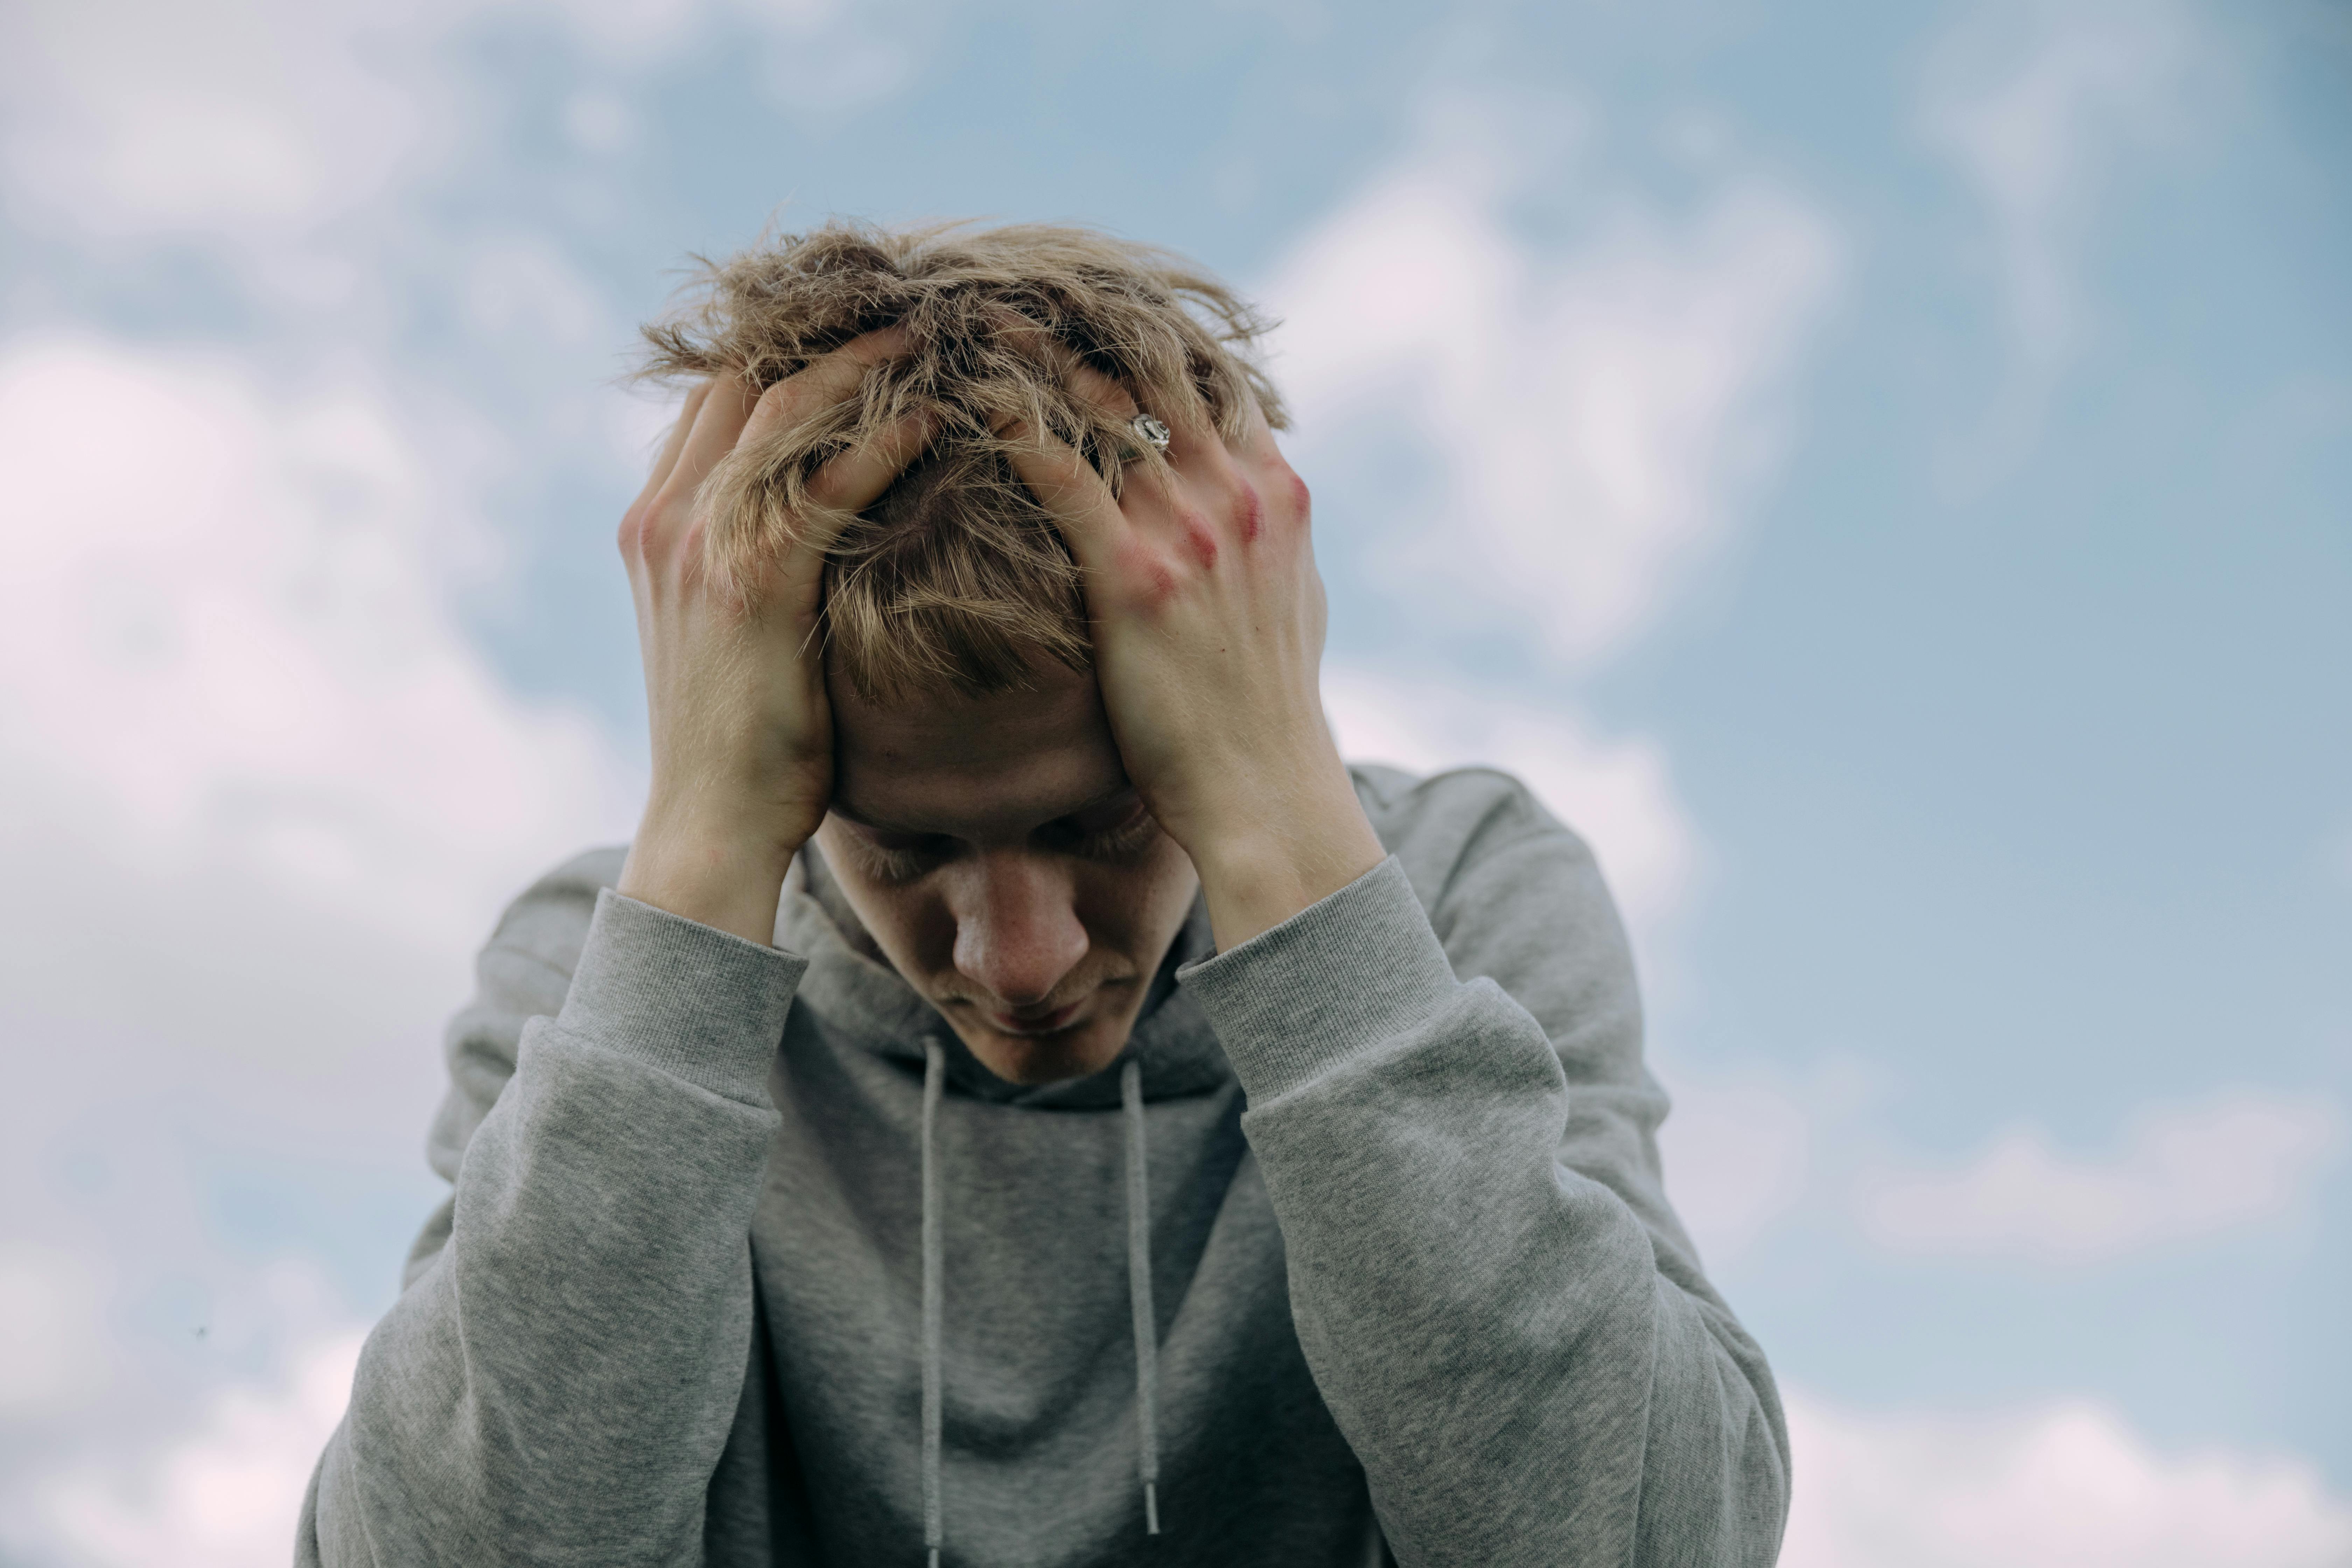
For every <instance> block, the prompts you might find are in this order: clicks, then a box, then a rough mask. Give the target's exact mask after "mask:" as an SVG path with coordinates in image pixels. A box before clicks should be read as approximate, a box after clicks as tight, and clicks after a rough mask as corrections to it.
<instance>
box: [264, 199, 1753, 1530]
mask: <svg viewBox="0 0 2352 1568" xmlns="http://www.w3.org/2000/svg"><path fill="white" fill-rule="evenodd" d="M1260 330H1261V328H1260V323H1259V322H1258V321H1257V320H1256V318H1255V317H1254V316H1253V315H1251V314H1250V312H1249V311H1248V310H1246V308H1245V307H1244V306H1243V305H1242V304H1241V303H1240V302H1239V301H1238V300H1234V298H1233V297H1232V296H1231V295H1230V294H1228V293H1226V292H1225V291H1224V290H1223V289H1221V288H1220V287H1218V286H1217V285H1216V284H1214V283H1213V281H1211V280H1209V279H1204V278H1202V277H1199V276H1198V275H1196V274H1193V273H1192V272H1190V271H1188V270H1187V269H1185V268H1183V267H1182V266H1181V264H1180V263H1178V262H1176V261H1175V260H1174V259H1173V258H1169V257H1166V256H1164V255H1162V254H1160V253H1158V252H1152V251H1147V250H1144V249H1141V248H1140V247H1132V246H1127V245H1123V244H1120V243H1118V242H1115V241H1112V240H1109V239H1108V238H1105V237H1100V236H1097V235H1092V234H1088V233H1086V232H1083V231H1077V230H1071V229H1055V228H1036V227H1026V228H1004V229H996V230H991V231H981V232H973V231H971V230H967V229H934V230H927V231H920V230H919V231H903V232H894V231H886V230H875V229H864V228H858V227H854V226H833V227H829V228H826V229H824V230H821V231H819V232H817V233H815V234H813V235H807V236H802V237H793V238H787V239H785V240H783V241H782V242H780V243H778V244H776V245H773V246H771V247H765V248H763V249H761V250H758V251H755V252H753V253H751V254H750V255H748V256H745V257H742V258H737V259H736V260H735V261H733V262H731V263H729V264H728V265H726V266H725V267H722V268H715V269H713V271H712V272H711V273H710V274H709V277H708V278H707V279H706V280H705V287H704V289H703V290H702V292H701V295H700V297H699V302H698V307H697V309H695V310H693V311H691V312H690V313H688V314H687V315H685V316H683V317H681V318H679V319H677V320H676V321H671V322H669V323H667V324H666V325H663V326H661V327H659V328H657V329H655V330H654V331H653V332H652V333H651V336H652V340H653V342H654V343H655V346H656V355H655V362H654V365H653V367H652V368H653V369H654V370H655V371H656V373H658V374H669V375H679V376H691V377H697V378H699V379H698V384H696V386H695V389H694V391H693V392H692V394H691V395H689V396H688V400H687V403H686V405H685V410H684V413H683V415H682V416H681V417H680V419H679V421H678V423H677V427H676V429H675V430H674V431H673V432H672V434H671V435H670V437H669V439H668V443H667V447H666V448H665V449H664V451H663V452H662V454H661V457H660V458H659V460H658V461H657V463H656V466H655V469H654V473H653V477H652V479H650V480H649V481H648V483H647V485H646V489H645V492H644V493H643V494H642V495H641V496H640V497H639V498H638V500H637V501H636V502H635V505H633V506H632V507H631V508H630V510H629V512H628V514H627V517H626V518H625V520H624V521H623V523H622V526H621V547H622V552H623V554H624V556H625V559H626V561H627V563H628V569H629V574H630V580H631V583H632V584H633V586H634V589H635V599H636V607H637V616H638V626H639V632H640V637H641V642H642V645H643V651H644V658H645V667H646V689H647V695H648V700H649V705H650V711H651V718H652V732H653V784H652V789H651V793H650V798H649V800H648V803H647V805H646V816H645V819H644V822H643V825H642V826H641V827H640V829H639V831H638V834H637V836H636V838H635V841H634V843H633V844H632V845H631V846H630V847H629V849H628V851H627V854H626V858H625V859H624V858H622V857H621V855H620V853H619V852H618V851H613V852H605V853H598V854H591V855H588V856H585V857H583V858H581V859H578V860H575V861H573V862H572V864H571V865H569V866H566V867H564V868H562V869H560V870H558V871H556V872H555V873H554V874H552V875H551V877H549V878H548V879H546V880H544V881H543V882H541V884H540V885H539V886H538V887H537V888H535V889H532V890H531V891H530V892H529V893H527V894H526V895H525V896H524V897H523V898H522V900H520V901H519V902H518V903H517V904H516V905H515V906H514V908H513V909H511V910H509V912H508V914H507V916H506V917H505V919H504V920H503V921H501V923H500V925H499V931H498V932H497V934H496V935H495V936H494V937H493V938H492V940H491V942H490V943H489V945H488V948H487V949H486V950H485V951H484V953H483V955H482V960H481V966H480V967H481V989H480V994H479V995H478V998H477V1000H476V1001H475V1003H474V1004H473V1005H471V1006H470V1007H469V1008H468V1009H467V1011H466V1012H465V1013H464V1014H462V1015H461V1016H459V1018H458V1020H457V1024H456V1025H455V1026H454V1027H453V1029H452V1033H451V1042H450V1066H451V1075H452V1080H453V1081H452V1087H451V1089H450V1092H449V1097H448V1100H447V1101H446V1104H445V1106H444V1107H443V1110H442V1113H441V1116H440V1119H439V1121H438V1122H437V1123H436V1127H435V1130H434V1136H433V1144H432V1152H433V1156H434V1160H435V1163H436V1168H438V1169H439V1170H440V1171H441V1172H442V1173H444V1174H445V1175H446V1176H447V1177H448V1178H449V1179H450V1180H451V1182H452V1184H453V1193H452V1195H451V1199H450V1202H449V1204H448V1205H446V1206H445V1207H444V1209H443V1210H442V1211H441V1213H440V1214H439V1215H437V1216H436V1218H435V1220H434V1221H433V1222H432V1223H431V1224H429V1225H428V1226H426V1229H425V1235H424V1237H422V1238H421V1239H420V1241H419V1242H418V1244H417V1247H416V1249H415V1253H414V1255H413V1256H412V1258H411V1259H410V1263H409V1268H408V1275H407V1280H406V1288H405V1290H404V1294H403V1295H402V1297H401V1298H400V1300H399V1301H398V1302H397V1303H396V1304H395V1305H394V1308H393V1310H391V1312H390V1313H389V1314H387V1315H386V1317H385V1319H384V1321H383V1322H382V1323H381V1324H379V1325H378V1326H377V1328H376V1330H375V1331H374V1333H373V1335H372V1336H371V1337H370V1339H369V1341H368V1343H367V1347H366V1350H365V1351H364V1352H363V1353H362V1357H361V1361H360V1366H359V1373H358V1376H357V1381H356V1384H355V1387H354V1390H353V1394H352V1406H351V1410H350V1413H349V1414H348V1415H346V1417H345V1419H344V1421H343V1424H342V1426H341V1427H340V1428H339V1429H338V1431H337V1432H336V1434H335V1436H334V1437H333V1439H332V1440H331V1443H330V1445H329V1447H328V1449H327V1452H326V1454H325V1456H324V1457H323V1458H322V1459H321V1461H320V1467H319V1469H318V1472H317V1474H316V1476H315V1478H314V1479H313V1482H312V1486H311V1491H310V1499H309V1501H308V1503H307V1505H306V1507H305V1510H304V1515H303V1521H302V1526H301V1537H300V1544H299V1555H300V1560H301V1561H302V1562H304V1563H325V1564H331V1565H333V1568H347V1565H357V1564H411V1563H467V1564H475V1563H485V1564H487V1563H666V1564H668V1563H677V1564H685V1563H708V1564H711V1565H713V1568H718V1565H733V1564H750V1563H761V1564H766V1563H849V1564H866V1563H912V1562H916V1561H919V1558H918V1555H917V1554H918V1552H924V1551H928V1554H929V1561H930V1562H931V1563H933V1564H942V1563H989V1564H994V1563H1006V1564H1010V1563H1024V1564H1026V1563H1051V1564H1071V1565H1077V1564H1091V1563H1127V1562H1135V1563H1171V1564H1173V1563H1195V1564H1210V1563H1215V1564H1234V1563H1250V1564H1259V1563H1262V1564H1268V1565H1274V1564H1282V1565H1291V1564H1309V1563H1311V1564H1326V1563H1328V1564H1340V1563H1347V1564H1359V1563H1380V1562H1396V1563H1415V1564H1419V1563H1432V1564H1434V1563H1476V1564H1496V1563H1514V1564H1516V1563H1528V1564H1533V1563H1545V1564H1551V1563H1612V1564H1622V1563H1644V1564H1652V1563H1654V1564H1677V1565H1679V1564H1696V1563H1710V1564H1711V1563H1769V1562H1770V1561H1771V1560H1772V1559H1773V1557H1774V1556H1775V1554H1776V1552H1777V1550H1778V1544H1779V1539H1780V1523H1781V1519H1782V1514H1783V1511H1784V1508H1785V1503H1786V1495H1787V1438H1786V1434H1785V1430H1784V1427H1783V1425H1782V1422H1781V1417H1780V1407H1779V1404H1778V1400H1777V1397H1776V1395H1775V1393H1774V1390H1773V1387H1772V1384H1771V1378H1770V1374H1769V1371H1768V1370H1767V1368H1766V1366H1765V1363H1764V1359H1763V1356H1762V1354H1761V1352H1759V1350H1758V1349H1757V1347H1756V1346H1755V1344H1754V1343H1753V1342H1752V1341H1750V1340H1749V1339H1748V1336H1747V1335H1746V1333H1745V1332H1744V1331H1742V1330H1741V1329H1740V1327H1739V1326H1738V1322H1737V1321H1735V1320H1734V1319H1733V1317H1732V1315H1731V1313H1730V1311H1729V1310H1728V1309H1727V1307H1726V1306H1725V1305H1724V1304H1723V1302H1722V1300H1720V1299H1719V1298H1718V1297H1717V1295H1716V1294H1715V1292H1714V1291H1713V1290H1712V1289H1710V1288H1709V1286H1708V1285H1707V1283H1706V1279H1705V1278H1704V1277H1703V1275H1702V1274H1701V1272H1700V1269H1699V1266H1698V1262H1697V1259H1696V1255H1695V1254H1694V1252H1693V1250H1692V1248H1691V1246H1690V1243H1689V1241H1688V1240H1687V1238H1686V1237H1685V1236H1684V1234H1683V1231H1682V1229H1681V1227H1680V1226H1679V1224H1678V1223H1677V1222H1676V1220H1675V1217H1674V1215H1673V1213H1672V1211H1671V1210H1670V1209H1669V1208H1668V1206H1667V1205H1666V1201H1665V1197H1664V1192H1663V1190H1662V1187H1661V1178H1660V1175H1659V1170H1658V1161H1657V1153H1656V1148H1655V1144H1654V1139H1653V1134H1654V1129H1655V1127H1656V1125H1657V1122H1658V1121H1659V1120H1660V1118H1661V1117H1663V1115H1664V1110H1665V1104H1664V1097H1663V1096H1662V1095H1661V1094H1660V1092H1659V1091H1658V1089H1656V1087H1655V1086H1654V1084H1653V1083H1652V1082H1651V1080H1650V1079H1649V1078H1648V1076H1647V1074H1646V1073H1645V1071H1644V1070H1643V1066H1642V1060H1641V1046H1640V1014H1639V1007H1638V1004H1637V1001H1636V999H1635V994H1634V990H1633V977H1632V972H1631V965H1630V963H1629V959H1628V955H1627V952H1626V949H1625V945H1624V941H1623V937H1622V932H1621V931H1620V928H1619V926H1618V923H1617V921H1616V917H1615V914H1614V912H1613V910H1612V907H1611V905H1610V902H1609V899H1608V895H1607V893H1606V891H1605V890H1604V889H1603V888H1602V886H1601V879H1600V877H1599V874H1598V873H1597V871H1596V870H1595V869H1594V867H1593V864H1592V861H1591V856H1590V855H1589V854H1588V853H1587V852H1586V850H1585V848H1584V847H1583V845H1582V844H1581V843H1580V841H1579V840H1578V839H1577V838H1576V837H1574V836H1573V835H1571V834H1570V833H1569V832H1568V831H1567V830H1566V829H1565V828H1563V827H1561V826H1559V825H1558V824H1557V823H1555V822H1553V821H1552V820H1551V819H1550V818H1549V817H1548V816H1546V815H1545V814H1544V813H1543V811H1542V810H1541V809H1540V808H1538V806H1537V805H1535V804H1534V803H1533V802H1532V801H1531V800H1530V799H1529V798H1528V795H1527V794H1526V792H1525V791H1524V790H1523V789H1521V788H1520V787H1519V786H1518V785H1517V784H1515V783H1513V782H1512V781H1510V780H1508V779H1507V778H1504V777H1502V776H1500V775H1497V774H1494V773H1486V772H1471V773H1455V774H1449V775H1445V776H1442V777H1439V778H1434V779H1429V780H1416V779H1412V778H1409V777H1406V776H1404V775H1402V774H1400V773H1394V772H1391V771H1388V770H1382V769H1357V770H1354V771H1352V772H1351V771H1350V770H1349V768H1347V767H1346V766H1345V765H1343V764H1342V763H1341V762H1340V760H1339V755H1338V753H1337V752H1336V751H1335V749H1334V747H1333V744H1332V742H1331V739H1330V736H1329V734H1328V731H1327V730H1326V728H1325V726H1324V723H1323V721H1322V715H1321V710H1320V706H1319V700H1318V665H1319V661H1320V658H1321V651H1322V643H1323V630H1324V606H1323V593H1322V588H1321V584H1320V582H1319V580H1318V577H1317V574H1316V570H1315V564H1314V557H1313V552H1312V550H1311V547H1310V542H1309V535H1308V497H1307V489H1306V487H1305V486H1304V485H1303V484H1302V483H1301V482H1300V481H1299V479H1298V478H1297V476H1296V475H1295V474H1294V473H1292V471H1291V470H1290V468H1288V467H1287V465H1286V463H1285V462H1284V461H1283V458H1282V456H1281V453H1280V452H1279V451H1278V450H1277V448H1276V445H1275V441H1274V437H1273V434H1272V427H1273V426H1274V425H1275V424H1276V422H1278V421H1279V420H1280V418H1281V411H1280V405H1279V403H1278V401H1277V400H1276V397H1275V395H1274V392H1273V389H1272V388H1271V387H1270V386H1269V385H1267V384H1265V380H1264V378H1263V376H1262V375H1261V374H1259V373H1258V372H1257V370H1256V369H1255V364H1254V361H1253V359H1252V357H1251V350H1252V348H1253V345H1254V342H1255V335H1256V333H1257V332H1258V331H1260Z"/></svg>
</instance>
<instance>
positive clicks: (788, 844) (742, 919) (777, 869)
mask: <svg viewBox="0 0 2352 1568" xmlns="http://www.w3.org/2000/svg"><path fill="white" fill-rule="evenodd" d="M805 837H806V836H805V835H803V836H802V837H800V838H793V837H790V836H789V834H776V833H770V832H761V831H749V830H737V831H719V830H713V829H712V828H711V827H710V826H708V825H702V824H694V823H680V822H677V821H676V820H673V819H667V818H664V817H661V816H657V815H656V813H654V812H652V811H648V812H647V813H646V820H645V822H644V823H643V824H642V825H641V826H640V827H639V828H638V832H637V837H636V839H635V841H634V842H633V843H632V844H631V845H630V846H629V856H628V859H627V861H626V862H625V864H624V865H623V866H622V868H621V879H620V881H619V883H618V884H617V885H616V887H615V889H614V890H615V891H616V892H619V893H620V894H622V895H623V896H624V897H626V898H631V899H635V900H637V901H638V902H639V903H644V904H651V905H652V906H653V907H654V908H656V909H658V910H667V911H668V912H669V913H671V914H674V915H677V916H679V917H680V918H682V919H685V920H690V921H695V922H696V923H698V924H700V925H707V926H710V927H712V928H713V929H715V930H718V931H726V932H728V933H729V934H730V935H732V936H740V937H741V938H743V939H744V940H745V941H746V942H759V943H761V945H763V946H764V945H767V944H769V943H772V942H773V941H774V940H775V926H776V904H777V901H778V900H779V899H780V898H781V897H782V892H783V886H784V875H785V873H786V872H787V871H788V870H790V869H791V868H792V863H793V856H794V855H796V854H798V853H799V851H800V847H801V844H802V842H803V841H804V840H805Z"/></svg>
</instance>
